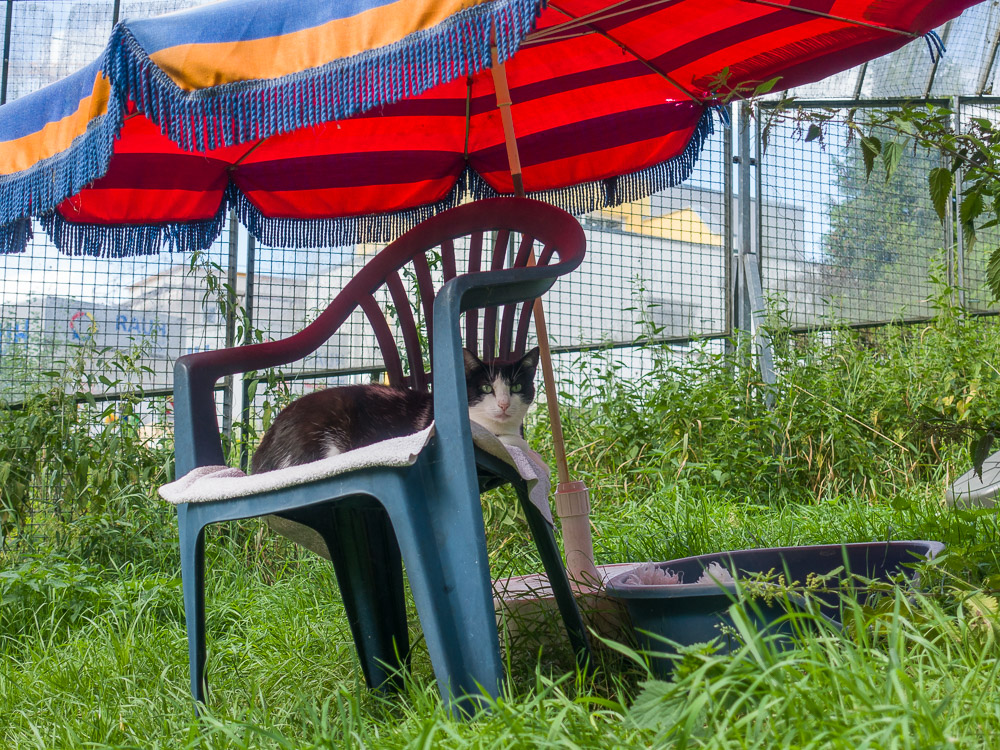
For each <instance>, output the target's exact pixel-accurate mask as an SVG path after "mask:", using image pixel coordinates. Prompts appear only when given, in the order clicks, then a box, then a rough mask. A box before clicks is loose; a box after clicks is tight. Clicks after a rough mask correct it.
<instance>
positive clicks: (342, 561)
mask: <svg viewBox="0 0 1000 750" xmlns="http://www.w3.org/2000/svg"><path fill="white" fill-rule="evenodd" d="M308 522H309V525H311V526H312V527H313V528H315V529H316V531H318V532H319V533H320V534H321V535H322V536H323V538H324V541H326V545H327V547H328V548H329V550H330V557H331V559H332V561H333V566H334V572H335V573H336V576H337V583H338V585H339V587H340V593H341V597H342V598H343V601H344V609H345V610H346V613H347V619H348V623H349V624H350V627H351V634H352V635H353V637H354V644H355V647H356V649H357V652H358V658H359V660H360V661H361V670H362V672H363V674H364V676H365V681H366V682H367V683H368V686H369V687H372V688H378V689H383V690H384V689H399V688H401V687H402V670H403V669H404V668H406V667H408V666H409V649H410V645H409V634H408V631H407V622H406V600H405V597H404V592H403V565H402V558H401V556H400V552H399V545H398V544H397V542H396V535H395V533H394V532H393V530H392V526H391V525H390V523H389V516H388V514H387V513H386V512H385V510H384V509H383V508H382V507H381V506H376V507H364V508H358V507H356V506H352V505H346V506H338V505H334V506H325V507H321V508H318V509H316V510H315V511H313V513H312V517H311V518H310V519H309V521H308Z"/></svg>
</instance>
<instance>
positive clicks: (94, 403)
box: [0, 345, 173, 550]
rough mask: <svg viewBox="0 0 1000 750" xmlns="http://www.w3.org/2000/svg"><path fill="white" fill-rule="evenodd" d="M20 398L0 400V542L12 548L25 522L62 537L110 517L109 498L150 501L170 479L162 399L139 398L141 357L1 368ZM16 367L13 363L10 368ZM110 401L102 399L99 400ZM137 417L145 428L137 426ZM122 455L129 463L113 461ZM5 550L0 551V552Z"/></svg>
mask: <svg viewBox="0 0 1000 750" xmlns="http://www.w3.org/2000/svg"><path fill="white" fill-rule="evenodd" d="M8 353H9V352H5V355H4V356H5V365H6V366H7V371H6V372H5V373H4V375H5V377H8V376H9V377H11V378H15V379H17V380H15V381H13V382H21V383H23V384H25V385H22V386H21V389H20V398H19V399H18V400H17V401H15V402H11V403H6V402H4V401H0V412H2V419H0V536H2V538H3V541H4V542H5V543H6V542H10V540H11V538H12V536H16V535H18V534H20V533H21V532H22V531H23V529H24V527H25V525H26V524H27V523H29V522H31V523H34V524H36V525H38V526H45V525H47V524H52V525H53V532H54V533H57V534H58V533H61V532H64V531H65V528H66V527H65V522H66V521H67V520H70V519H76V518H80V517H82V516H84V515H89V516H90V517H91V518H97V517H100V516H101V515H102V514H104V513H106V512H108V511H110V510H111V508H110V507H109V502H110V501H111V500H112V498H120V497H122V496H128V495H134V494H140V495H142V496H143V497H150V496H151V495H152V493H153V490H154V488H155V487H157V486H159V485H160V484H162V483H164V482H165V481H168V479H167V478H168V477H169V476H170V474H171V473H172V462H173V450H172V448H173V446H172V443H171V441H170V438H169V435H168V434H167V429H166V420H167V415H166V408H167V407H166V400H165V399H163V398H159V399H144V398H143V394H142V390H141V387H139V388H136V387H135V385H134V383H135V382H137V381H138V382H141V377H142V375H143V373H144V371H145V370H146V369H147V368H145V367H144V366H143V365H141V364H140V363H141V361H142V350H141V348H140V349H139V350H137V351H132V352H124V351H114V350H97V349H95V348H94V347H93V346H90V345H86V346H79V347H76V348H73V349H71V350H70V354H71V356H72V358H71V359H69V360H68V361H64V362H50V363H48V366H49V367H51V368H53V369H51V370H48V371H46V372H44V373H42V380H39V379H38V374H37V371H35V372H31V371H30V370H29V369H27V368H29V367H30V366H31V360H30V359H25V360H24V361H23V362H22V365H23V367H24V368H25V369H23V370H21V371H20V372H17V371H15V370H13V369H10V368H11V362H10V361H9V360H6V357H7V355H8ZM15 361H16V360H15ZM105 396H110V398H107V400H102V401H98V398H101V397H105ZM140 413H141V414H142V415H143V416H144V417H145V419H146V423H145V424H143V422H142V421H141V420H140ZM123 456H128V457H129V460H127V461H123V460H119V459H120V458H121V457H123ZM3 546H4V544H0V550H2V548H3Z"/></svg>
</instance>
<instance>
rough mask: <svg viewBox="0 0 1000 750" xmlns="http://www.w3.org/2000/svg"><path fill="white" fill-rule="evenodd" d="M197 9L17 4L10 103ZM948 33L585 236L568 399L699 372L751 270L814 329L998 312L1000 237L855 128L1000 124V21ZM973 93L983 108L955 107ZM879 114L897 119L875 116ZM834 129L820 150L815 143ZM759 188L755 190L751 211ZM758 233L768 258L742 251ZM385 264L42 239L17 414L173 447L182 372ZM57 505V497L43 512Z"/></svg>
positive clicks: (233, 407)
mask: <svg viewBox="0 0 1000 750" xmlns="http://www.w3.org/2000/svg"><path fill="white" fill-rule="evenodd" d="M198 4H200V3H199V2H198V1H197V0H134V1H131V2H130V1H129V0H121V2H111V1H109V0H74V1H72V2H70V1H69V0H47V1H45V2H42V1H40V0H39V1H31V0H17V1H16V2H14V1H9V2H7V3H6V6H4V7H6V8H7V9H8V11H9V15H8V18H9V22H8V23H9V26H8V30H9V32H10V33H9V40H10V41H9V47H8V48H7V50H5V52H6V54H5V58H7V59H9V63H8V64H7V66H6V68H5V70H4V82H5V89H4V93H5V96H6V99H7V100H11V99H15V98H18V97H20V96H23V95H25V94H27V93H29V92H31V91H34V90H36V89H38V88H40V87H42V86H44V85H45V84H47V83H50V82H53V81H55V80H57V79H58V78H60V77H62V76H64V75H66V74H68V73H71V72H73V71H74V70H76V69H78V68H79V67H81V66H82V65H84V64H86V63H88V62H90V61H91V60H92V59H94V58H95V57H96V56H97V55H99V54H100V52H101V50H102V49H103V46H104V44H105V41H106V39H107V36H108V34H109V33H110V30H111V27H112V24H113V22H114V21H115V20H116V16H117V17H121V18H126V17H132V18H135V17H140V16H151V15H156V14H159V13H163V12H168V11H173V10H177V9H182V8H186V7H190V6H193V5H198ZM939 33H940V34H941V35H942V37H943V38H944V39H945V42H946V43H947V44H948V45H949V49H950V52H949V55H948V56H946V57H945V58H942V59H940V60H933V59H931V58H930V56H929V55H927V51H926V49H925V48H924V47H923V46H922V45H923V43H922V42H920V41H919V40H918V41H917V42H916V43H915V44H911V45H908V46H907V47H904V48H903V49H901V50H899V52H897V53H895V54H893V55H891V56H889V57H887V58H884V59H882V60H877V61H873V62H871V63H868V64H867V65H864V66H859V67H858V68H854V69H852V70H850V71H846V72H844V73H842V74H838V75H837V76H834V77H833V78H832V79H827V80H826V81H824V82H822V83H821V84H815V85H813V86H806V87H801V88H800V89H798V90H796V91H794V92H792V93H793V94H795V95H796V96H798V97H806V98H807V97H810V96H811V97H815V96H823V97H824V101H823V102H821V103H810V102H808V101H800V102H797V104H796V109H794V110H792V111H789V112H782V113H781V115H780V116H778V115H777V114H776V112H777V110H776V107H775V106H774V105H772V104H768V103H765V104H763V105H762V106H761V107H760V108H758V110H757V112H756V116H755V118H754V119H753V121H752V127H753V128H754V132H753V138H754V146H753V148H752V151H753V152H754V153H753V156H754V158H753V159H749V158H748V159H741V160H740V162H739V163H738V164H734V163H733V148H734V141H735V139H736V133H734V132H733V130H729V129H725V128H722V127H717V128H716V133H715V135H714V136H712V137H711V138H710V139H709V141H708V143H707V145H706V148H705V151H704V153H703V155H702V158H701V159H700V161H699V162H698V164H697V166H696V168H695V171H694V174H693V175H692V176H691V178H690V179H689V180H688V181H686V182H685V184H684V185H682V186H680V187H676V188H673V189H671V190H667V191H664V192H662V193H658V194H656V195H653V196H651V197H650V198H646V199H644V200H640V201H636V202H633V203H629V204H625V205H622V206H618V207H615V208H609V209H605V210H602V211H598V212H595V213H592V214H588V215H585V216H581V217H580V221H581V223H582V225H583V227H584V230H585V233H586V237H587V258H586V260H585V262H584V265H583V266H582V267H581V268H580V269H578V270H577V271H576V272H574V274H573V275H571V276H570V277H568V278H566V279H563V280H560V281H559V282H557V285H556V286H555V287H554V288H553V290H552V291H551V292H550V293H549V294H548V295H547V296H546V300H545V305H546V315H547V319H548V323H549V333H550V338H551V342H552V346H553V349H554V351H555V353H556V357H555V365H556V368H557V375H558V377H559V379H560V380H561V381H562V382H563V383H564V384H565V387H566V389H567V391H568V392H570V393H576V394H578V395H579V394H583V393H585V392H586V389H587V387H588V385H587V384H588V382H591V381H590V380H588V379H589V378H591V377H592V368H591V367H590V364H589V363H590V360H588V356H589V355H587V352H589V351H592V350H595V349H600V350H604V351H607V350H609V349H612V350H614V355H613V357H612V359H613V361H614V362H615V363H616V364H615V366H616V367H618V368H619V369H620V371H621V372H623V373H625V374H626V376H628V374H629V373H632V374H641V373H643V372H647V371H649V369H650V368H651V367H652V366H653V360H654V359H655V357H654V355H652V354H651V353H650V349H649V348H647V346H646V344H648V343H649V342H661V343H668V344H671V345H672V346H673V347H674V349H673V351H675V352H677V353H678V355H682V354H683V352H684V351H685V350H686V348H687V346H688V344H689V343H690V342H692V341H695V340H698V339H717V340H721V339H722V338H723V337H725V336H727V335H728V334H729V333H731V331H732V328H733V325H734V319H733V318H734V314H733V310H734V292H735V288H734V283H733V279H734V275H733V272H732V264H733V254H734V253H737V254H738V253H741V252H743V253H746V252H751V253H757V254H758V255H759V257H760V262H761V274H762V282H763V287H764V292H765V294H766V295H767V296H768V297H769V298H770V299H771V300H772V303H773V305H774V308H775V309H778V310H780V311H782V312H783V314H784V315H785V316H786V319H787V321H788V322H789V323H790V325H791V326H792V327H794V328H803V329H804V328H814V327H824V326H830V325H834V324H850V325H869V324H879V323H884V322H888V321H902V320H909V319H920V318H924V317H926V316H928V315H930V314H932V312H933V303H934V299H935V295H937V294H939V293H940V292H941V288H942V284H944V285H945V286H949V285H950V287H954V288H956V289H958V290H959V292H960V293H961V296H962V300H963V302H964V303H965V304H966V306H967V307H968V308H969V309H972V310H974V311H976V312H988V311H992V310H993V309H994V308H993V306H992V301H991V295H990V294H989V293H988V291H987V290H986V285H985V268H986V262H985V258H986V254H987V252H988V250H991V249H992V247H994V246H995V245H996V240H997V238H996V237H995V236H994V235H995V232H994V233H991V232H989V231H987V232H983V233H981V235H980V238H979V242H978V243H977V244H976V245H974V246H972V247H967V246H965V245H964V244H963V242H962V238H961V237H960V236H957V235H956V233H955V232H953V231H952V230H951V222H950V221H946V222H944V223H942V222H940V221H939V220H938V218H937V215H936V213H935V211H934V208H933V206H932V205H931V202H930V199H929V197H928V191H927V186H926V175H927V172H928V171H929V170H930V169H931V168H932V167H933V166H936V165H938V164H939V163H940V161H939V157H937V156H935V155H933V154H931V153H930V152H926V151H920V150H911V151H907V152H906V153H903V154H901V156H900V163H899V167H898V168H897V169H896V171H895V173H894V174H893V176H892V177H891V179H888V180H886V179H885V177H884V175H880V174H879V173H878V170H876V172H875V174H874V175H873V176H872V177H871V178H870V179H868V178H867V177H866V169H865V164H864V159H863V155H862V154H861V151H860V146H859V142H858V139H857V137H856V136H854V135H853V133H854V129H852V127H851V126H852V124H853V125H857V126H860V127H865V125H866V122H867V121H868V120H867V119H866V118H868V117H869V115H870V113H871V111H872V110H873V109H876V108H878V109H885V108H887V107H892V106H896V105H897V104H898V103H899V102H896V101H894V100H888V99H886V98H887V97H900V96H907V97H924V96H927V95H932V96H941V97H953V98H952V99H950V100H947V101H949V102H951V103H952V104H954V105H956V106H957V105H960V118H961V120H962V121H963V122H969V121H970V118H973V117H987V118H992V119H995V118H996V117H997V116H998V111H1000V100H995V99H991V98H988V97H987V96H983V95H984V94H989V93H991V92H992V86H993V81H994V78H995V76H996V75H997V72H996V71H997V68H998V65H997V61H996V57H997V56H996V51H997V41H998V39H1000V12H998V11H997V9H996V7H995V6H994V4H982V5H979V6H975V7H974V8H972V9H970V10H969V12H967V13H966V14H964V15H963V16H961V17H960V18H959V19H956V20H955V21H953V22H951V23H949V24H947V25H946V26H945V27H942V29H939ZM963 93H964V94H970V93H972V94H975V95H976V96H975V97H963V98H962V99H961V100H958V99H956V98H954V97H955V96H956V95H957V94H963ZM833 97H837V98H836V99H833ZM876 97H877V98H879V99H880V100H881V101H878V102H873V101H870V100H871V99H872V98H876ZM817 116H819V117H820V119H822V120H823V127H822V129H821V134H820V135H819V136H816V135H815V134H814V133H813V132H812V131H811V130H810V124H811V123H814V122H816V121H817ZM810 118H811V119H810ZM740 170H743V174H744V176H746V177H747V178H748V179H746V180H745V184H746V186H747V189H748V192H749V194H748V195H745V196H741V195H740V194H739V185H740V184H741V180H739V179H738V177H739V174H740ZM741 198H745V200H741ZM960 200H961V197H960V195H958V194H956V195H955V196H954V201H955V202H956V204H957V202H959V201H960ZM957 210H958V208H957V205H956V207H955V208H953V209H952V216H954V213H955V211H957ZM746 224H749V225H750V228H751V231H750V232H749V237H750V240H749V246H744V245H745V244H746V243H744V242H743V240H742V238H743V237H744V236H745V233H744V232H743V231H742V230H743V227H744V226H745V225H746ZM379 249H380V248H379V247H375V246H361V245H359V246H353V247H337V248H307V249H301V250H294V251H292V250H287V249H276V248H270V247H263V246H259V245H257V244H256V243H255V242H254V241H253V239H252V238H250V237H249V236H248V235H247V233H246V231H245V230H244V229H243V228H241V227H237V226H236V225H235V224H231V225H230V226H229V227H228V228H227V230H226V231H225V232H224V233H223V235H222V237H221V238H220V239H219V240H218V241H217V242H216V243H215V244H214V245H213V246H212V247H211V248H210V249H209V250H207V251H205V252H203V253H199V254H197V255H196V256H181V255H171V254H170V253H166V252H164V253H162V254H161V255H159V256H152V257H145V258H127V259H117V260H110V259H98V258H80V257H68V256H64V255H60V254H59V253H58V252H57V251H56V250H55V249H54V248H53V246H52V245H51V243H50V242H49V241H48V240H47V238H46V235H45V233H44V231H42V229H41V228H40V227H37V226H36V227H35V237H34V240H33V241H32V242H31V244H30V247H29V250H28V252H26V253H24V254H22V255H10V256H0V268H2V275H0V402H2V403H5V404H7V405H11V404H14V405H17V404H19V403H21V402H23V401H24V400H25V399H27V398H28V397H29V396H30V395H31V394H32V393H36V392H39V391H44V390H46V389H48V388H50V386H51V385H52V383H53V382H54V380H57V379H59V378H62V379H63V380H65V379H66V378H70V379H72V380H73V389H75V390H78V391H86V392H87V393H89V394H90V396H91V397H92V398H94V399H95V400H96V401H95V403H99V404H102V405H101V406H100V407H99V408H91V411H90V412H88V415H89V416H88V417H87V418H88V419H92V420H94V422H95V429H105V427H101V425H107V424H108V419H109V416H112V415H114V414H115V413H116V411H115V410H116V409H118V412H120V411H121V409H120V408H118V407H116V406H114V405H113V402H114V400H115V399H118V398H120V397H121V396H122V395H123V394H136V393H139V394H141V396H142V398H141V399H140V400H139V402H134V401H132V402H129V403H130V405H129V407H128V409H129V415H128V416H129V417H130V418H131V419H134V420H138V422H139V423H140V424H141V425H142V427H143V428H144V429H145V430H146V432H147V434H148V435H150V436H151V437H154V438H155V437H156V436H158V435H160V434H161V433H162V432H163V431H169V429H170V406H169V394H170V389H171V387H172V373H171V371H172V366H173V362H174V361H175V360H176V358H177V357H178V356H181V355H183V354H186V353H190V352H196V351H205V350H212V349H218V348H221V347H224V346H228V345H234V344H239V343H245V342H249V341H253V340H258V339H262V338H263V339H277V338H282V337H285V336H289V335H291V334H293V333H295V332H297V331H299V330H301V329H302V328H303V327H305V326H306V325H307V324H308V323H309V322H310V321H311V320H313V319H314V318H315V317H316V315H318V314H319V312H320V311H322V309H324V307H325V306H326V305H327V304H328V302H329V301H330V300H332V299H333V298H334V297H335V296H336V294H337V292H338V291H339V290H340V289H341V288H342V287H343V286H344V284H345V283H346V282H347V281H348V280H349V279H350V278H351V277H352V276H353V275H354V274H355V273H356V272H357V270H358V269H359V268H360V267H361V266H362V265H363V264H364V263H366V262H367V261H368V260H369V259H370V258H371V257H372V256H373V255H374V253H375V252H377V251H378V250H379ZM364 331H365V326H364V325H363V324H362V321H361V320H360V319H359V320H357V321H351V322H349V323H348V324H347V326H346V327H345V328H344V332H343V333H342V334H341V335H338V336H337V337H335V338H334V339H332V340H331V341H330V342H329V343H328V344H327V345H325V346H323V347H322V348H321V349H320V350H318V351H317V352H315V353H314V354H313V355H311V356H310V357H308V358H307V359H306V360H304V361H302V362H300V363H297V364H295V365H292V366H289V367H286V368H283V369H282V372H281V374H280V376H274V375H272V376H271V377H270V379H267V377H266V376H259V377H260V378H263V379H255V380H240V379H235V380H233V381H232V382H227V383H224V384H222V386H223V387H222V388H220V390H219V392H218V409H219V418H220V422H221V423H222V424H223V426H224V427H226V428H228V427H229V426H230V425H231V424H233V423H236V424H239V423H241V422H242V423H248V422H253V423H254V424H259V418H260V415H261V414H262V413H263V411H264V410H265V408H273V407H275V406H277V405H280V403H282V402H283V401H284V400H287V399H288V398H291V397H292V396H293V395H294V394H296V393H300V392H304V391H306V390H311V389H314V388H318V387H325V386H326V385H329V384H333V383H338V382H344V381H345V380H353V381H357V380H366V379H372V378H377V377H378V372H377V370H378V367H379V364H380V360H379V359H378V356H377V350H376V347H375V343H374V340H373V339H372V338H371V337H370V336H369V335H368V334H366V333H365V332H364ZM60 382H63V381H60ZM104 399H108V400H109V401H108V402H105V401H103V400H104ZM108 404H112V405H111V406H108ZM111 421H114V420H111ZM253 432H254V430H253V429H250V430H249V434H251V435H252V434H253ZM52 492H55V490H54V489H53V488H51V487H49V488H39V494H40V495H47V494H51V493H52Z"/></svg>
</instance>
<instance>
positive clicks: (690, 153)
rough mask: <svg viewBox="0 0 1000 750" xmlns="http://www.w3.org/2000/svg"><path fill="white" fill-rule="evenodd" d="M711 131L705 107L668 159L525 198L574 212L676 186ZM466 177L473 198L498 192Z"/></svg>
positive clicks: (711, 117)
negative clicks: (685, 139) (677, 151)
mask: <svg viewBox="0 0 1000 750" xmlns="http://www.w3.org/2000/svg"><path fill="white" fill-rule="evenodd" d="M714 133H715V125H714V115H713V113H712V110H711V109H706V110H705V111H704V112H703V113H702V115H701V118H700V119H699V120H698V124H697V125H695V128H694V132H693V133H692V135H691V139H690V141H688V145H687V146H686V147H685V149H684V151H682V152H681V153H680V154H678V155H677V156H675V157H673V158H671V159H668V160H667V161H664V162H661V163H659V164H654V165H653V166H651V167H647V168H646V169H642V170H639V171H637V172H632V173H630V174H625V175H621V176H619V177H611V178H608V179H604V180H595V181H593V182H585V183H581V184H579V185H571V186H569V187H565V188H556V189H554V190H539V191H536V192H531V193H528V197H529V198H535V199H536V200H541V201H545V202H546V203H551V204H553V205H556V206H558V207H559V208H562V209H563V210H565V211H568V212H569V213H571V214H574V215H580V214H586V213H590V212H591V211H599V210H601V209H602V208H612V207H614V206H620V205H622V204H623V203H630V202H632V201H636V200H640V199H642V198H646V197H648V196H650V195H652V194H653V193H656V192H658V191H660V190H666V189H667V188H672V187H677V186H678V185H680V184H681V183H683V182H684V181H685V180H687V179H688V178H689V177H690V176H691V174H692V172H694V168H695V165H696V164H697V162H698V159H699V157H700V156H701V152H702V151H703V150H704V148H705V143H706V142H707V141H708V139H709V137H711V136H712V135H713V134H714ZM465 179H466V181H467V182H468V183H469V186H470V188H469V192H470V193H471V195H472V197H473V198H474V199H475V200H483V199H485V198H496V197H498V196H500V195H501V194H500V193H498V192H497V191H496V190H495V189H494V188H492V187H491V186H490V185H489V184H487V183H486V181H485V180H483V178H482V177H480V176H479V175H478V174H476V173H475V172H472V171H471V170H467V171H466V175H465Z"/></svg>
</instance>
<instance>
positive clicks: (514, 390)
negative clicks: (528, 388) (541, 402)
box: [510, 383, 521, 393]
mask: <svg viewBox="0 0 1000 750" xmlns="http://www.w3.org/2000/svg"><path fill="white" fill-rule="evenodd" d="M510 392H511V393H520V392H521V384H520V383H514V385H512V386H511V387H510Z"/></svg>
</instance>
